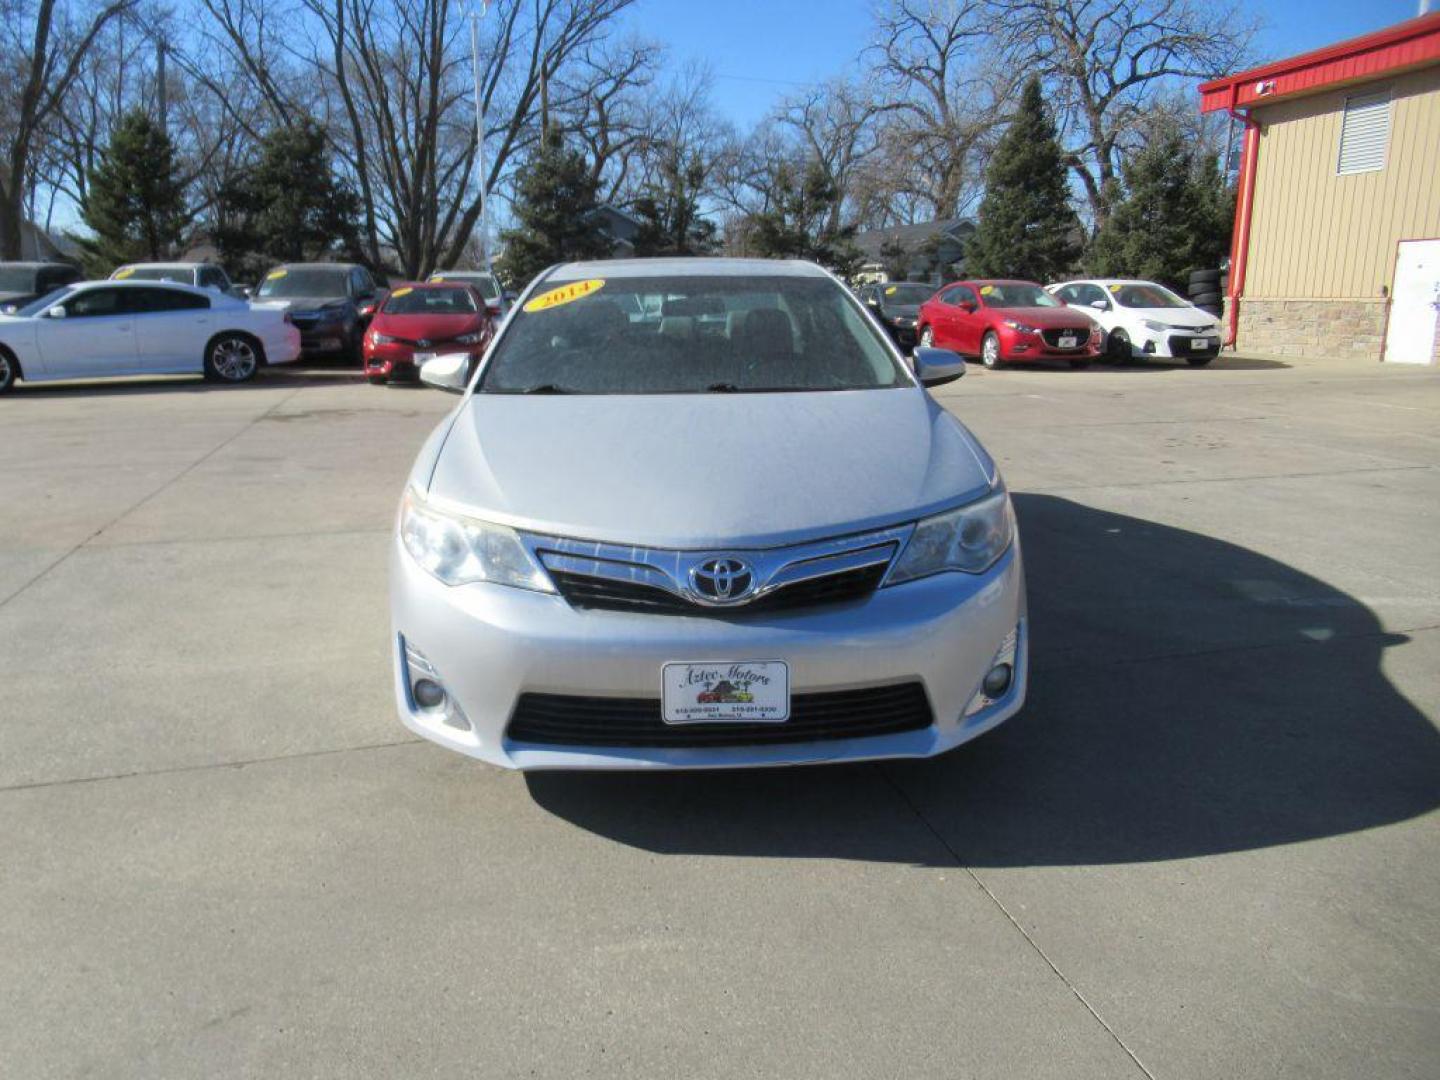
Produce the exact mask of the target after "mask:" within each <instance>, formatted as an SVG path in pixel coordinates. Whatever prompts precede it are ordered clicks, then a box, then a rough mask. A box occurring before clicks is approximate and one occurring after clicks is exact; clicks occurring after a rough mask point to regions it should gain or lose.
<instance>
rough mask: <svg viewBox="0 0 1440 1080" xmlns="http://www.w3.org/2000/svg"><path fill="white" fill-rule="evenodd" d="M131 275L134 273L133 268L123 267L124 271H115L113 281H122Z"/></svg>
mask: <svg viewBox="0 0 1440 1080" xmlns="http://www.w3.org/2000/svg"><path fill="white" fill-rule="evenodd" d="M133 273H135V268H134V267H133V266H127V267H125V269H124V270H116V271H115V280H116V281H124V280H125V279H126V278H127V277H129V276H130V275H131V274H133Z"/></svg>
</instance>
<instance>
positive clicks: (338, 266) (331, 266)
mask: <svg viewBox="0 0 1440 1080" xmlns="http://www.w3.org/2000/svg"><path fill="white" fill-rule="evenodd" d="M282 267H283V268H284V269H286V270H308V269H311V268H314V269H317V270H357V269H358V270H363V269H365V268H364V267H363V266H361V265H360V264H359V263H342V262H292V263H276V264H275V266H274V267H272V269H277V270H278V269H280V268H282Z"/></svg>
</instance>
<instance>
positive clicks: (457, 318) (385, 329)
mask: <svg viewBox="0 0 1440 1080" xmlns="http://www.w3.org/2000/svg"><path fill="white" fill-rule="evenodd" d="M370 325H371V327H372V328H373V329H375V330H378V331H380V332H381V333H382V334H392V335H394V336H396V337H403V338H407V339H409V340H411V341H414V340H416V339H418V338H429V339H431V340H434V341H444V340H445V339H447V338H453V337H458V336H459V335H460V334H471V333H474V332H475V331H476V330H479V329H480V328H481V327H482V326H483V325H484V319H483V317H482V316H481V315H480V314H479V313H477V312H469V313H462V314H457V315H387V314H386V313H385V312H383V311H382V312H380V314H378V315H376V316H375V318H374V320H373V321H372V322H371V323H370Z"/></svg>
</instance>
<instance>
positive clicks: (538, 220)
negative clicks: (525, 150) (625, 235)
mask: <svg viewBox="0 0 1440 1080" xmlns="http://www.w3.org/2000/svg"><path fill="white" fill-rule="evenodd" d="M599 187H600V182H599V180H598V179H597V178H596V177H594V176H592V175H591V174H590V168H589V165H588V163H587V162H586V161H585V155H584V154H581V153H579V152H578V151H574V150H570V149H567V148H566V146H565V143H564V141H563V140H562V139H561V138H560V136H559V135H558V134H556V133H554V132H547V133H546V134H545V136H544V137H543V138H542V140H541V145H540V148H539V150H537V151H536V153H535V156H534V158H533V159H532V160H531V162H530V165H529V168H527V169H526V170H525V171H524V173H523V174H522V175H521V177H520V182H519V183H518V184H517V185H516V192H515V195H516V198H515V218H516V220H517V222H518V226H517V227H516V228H514V229H506V230H505V231H504V232H502V233H501V234H500V239H501V241H502V242H503V243H504V245H505V254H504V255H503V256H502V257H501V259H500V272H501V274H502V275H503V276H504V278H505V280H506V281H507V282H509V283H510V284H511V285H513V286H514V287H515V288H517V289H518V288H523V287H524V286H525V285H526V284H527V283H528V282H529V281H530V279H531V278H533V277H534V276H535V275H536V274H538V273H540V271H542V270H544V269H545V268H546V267H547V266H552V265H554V264H555V263H559V262H568V261H570V260H573V259H603V258H605V257H606V256H607V255H609V254H610V253H611V251H612V249H613V244H612V242H611V240H610V238H609V237H608V236H606V235H605V233H604V232H603V231H602V230H601V228H600V225H599V218H598V216H597V214H596V211H597V210H599V208H600V203H599V200H598V198H597V192H598V191H599Z"/></svg>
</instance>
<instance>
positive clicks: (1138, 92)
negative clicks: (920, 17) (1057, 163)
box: [991, 0, 1257, 228]
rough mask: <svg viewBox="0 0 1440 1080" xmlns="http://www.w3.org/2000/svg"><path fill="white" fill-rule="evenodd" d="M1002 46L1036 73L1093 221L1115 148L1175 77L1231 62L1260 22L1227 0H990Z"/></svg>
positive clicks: (1107, 193)
mask: <svg viewBox="0 0 1440 1080" xmlns="http://www.w3.org/2000/svg"><path fill="white" fill-rule="evenodd" d="M991 3H992V4H993V5H994V8H995V18H996V21H997V25H1000V26H1003V28H1004V29H1003V44H1004V48H1005V53H1006V55H1007V56H1008V57H1009V58H1010V61H1011V63H1012V64H1013V65H1014V67H1015V68H1017V69H1025V70H1030V71H1034V72H1038V73H1040V74H1042V75H1043V76H1044V78H1045V82H1046V87H1047V90H1048V91H1049V94H1048V96H1049V100H1050V104H1051V107H1052V108H1053V109H1055V111H1056V114H1057V119H1058V120H1059V122H1060V130H1061V138H1062V139H1063V140H1064V143H1065V146H1066V147H1067V149H1068V150H1069V154H1070V165H1071V168H1072V169H1073V170H1074V172H1075V175H1076V177H1077V178H1078V180H1079V181H1080V184H1081V185H1082V186H1083V187H1084V189H1085V194H1086V196H1087V198H1088V200H1089V204H1090V211H1091V217H1092V219H1093V222H1094V224H1095V226H1096V227H1097V228H1098V227H1099V225H1101V224H1102V223H1103V222H1104V220H1105V217H1106V216H1107V214H1108V211H1109V206H1110V202H1111V200H1112V198H1113V194H1114V187H1115V183H1116V178H1117V177H1118V176H1119V168H1120V160H1121V152H1122V150H1123V149H1124V148H1125V146H1126V145H1127V139H1130V138H1131V136H1132V135H1133V133H1134V132H1135V131H1136V130H1137V128H1138V126H1139V125H1140V122H1141V120H1142V119H1143V118H1144V116H1145V115H1146V112H1147V108H1148V107H1149V105H1150V104H1151V103H1152V102H1154V101H1155V99H1156V98H1157V97H1161V96H1163V95H1165V94H1166V93H1167V92H1170V91H1173V90H1174V89H1175V88H1176V86H1177V84H1179V83H1180V82H1181V81H1188V80H1194V79H1199V78H1211V77H1215V76H1218V75H1222V74H1225V73H1227V72H1230V71H1234V70H1235V69H1236V68H1237V67H1238V66H1239V65H1240V64H1241V63H1242V62H1243V61H1244V60H1245V58H1246V55H1247V52H1248V49H1249V46H1250V41H1251V39H1252V38H1253V36H1254V33H1255V29H1256V26H1257V23H1256V21H1255V19H1254V18H1253V17H1252V16H1248V15H1246V14H1245V13H1244V11H1243V10H1242V9H1241V8H1240V6H1239V4H1238V3H1235V2H1233V0H1221V2H1218V3H1212V2H1210V0H991Z"/></svg>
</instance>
